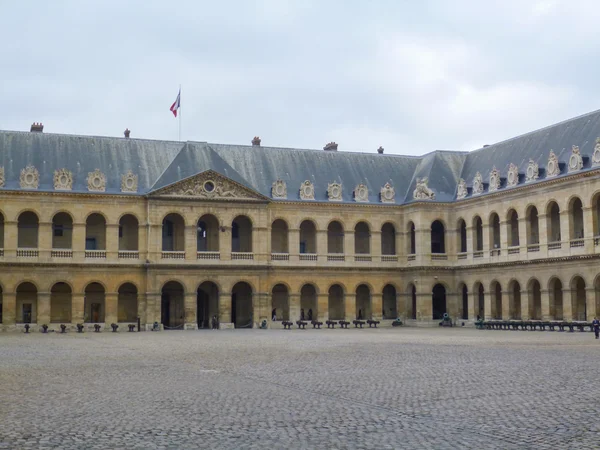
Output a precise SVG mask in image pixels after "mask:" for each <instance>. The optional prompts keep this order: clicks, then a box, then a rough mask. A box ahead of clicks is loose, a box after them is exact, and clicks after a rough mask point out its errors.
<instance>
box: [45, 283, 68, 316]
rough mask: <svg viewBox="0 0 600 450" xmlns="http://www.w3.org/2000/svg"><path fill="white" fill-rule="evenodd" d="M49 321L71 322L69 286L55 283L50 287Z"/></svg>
mask: <svg viewBox="0 0 600 450" xmlns="http://www.w3.org/2000/svg"><path fill="white" fill-rule="evenodd" d="M50 322H52V323H69V322H71V286H69V285H68V284H67V283H62V282H61V283H56V284H55V285H54V286H52V289H50Z"/></svg>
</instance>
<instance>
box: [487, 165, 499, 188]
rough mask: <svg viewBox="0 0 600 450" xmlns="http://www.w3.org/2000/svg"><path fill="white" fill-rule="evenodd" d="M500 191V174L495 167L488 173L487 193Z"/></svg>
mask: <svg viewBox="0 0 600 450" xmlns="http://www.w3.org/2000/svg"><path fill="white" fill-rule="evenodd" d="M498 189H500V172H498V169H496V166H494V167H493V168H492V171H491V172H490V185H489V187H488V191H489V192H494V191H497V190H498Z"/></svg>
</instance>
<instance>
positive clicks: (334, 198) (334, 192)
mask: <svg viewBox="0 0 600 450" xmlns="http://www.w3.org/2000/svg"><path fill="white" fill-rule="evenodd" d="M327 198H329V201H331V202H341V201H342V185H341V184H340V183H338V182H337V181H334V182H333V183H329V184H328V185H327Z"/></svg>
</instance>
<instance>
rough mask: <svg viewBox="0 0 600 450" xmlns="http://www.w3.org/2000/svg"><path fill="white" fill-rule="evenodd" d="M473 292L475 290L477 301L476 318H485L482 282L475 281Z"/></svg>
mask: <svg viewBox="0 0 600 450" xmlns="http://www.w3.org/2000/svg"><path fill="white" fill-rule="evenodd" d="M475 292H477V303H475V314H476V316H477V317H476V319H485V289H484V288H483V284H481V283H477V284H476V285H475Z"/></svg>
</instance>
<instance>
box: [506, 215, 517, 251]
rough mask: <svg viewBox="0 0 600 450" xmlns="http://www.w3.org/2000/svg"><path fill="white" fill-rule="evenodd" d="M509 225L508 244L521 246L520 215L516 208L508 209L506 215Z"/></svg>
mask: <svg viewBox="0 0 600 450" xmlns="http://www.w3.org/2000/svg"><path fill="white" fill-rule="evenodd" d="M506 219H507V223H506V226H507V227H508V233H507V235H508V246H509V247H518V246H519V215H518V214H517V212H516V211H515V210H514V209H511V210H510V211H508V214H507V216H506Z"/></svg>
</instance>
